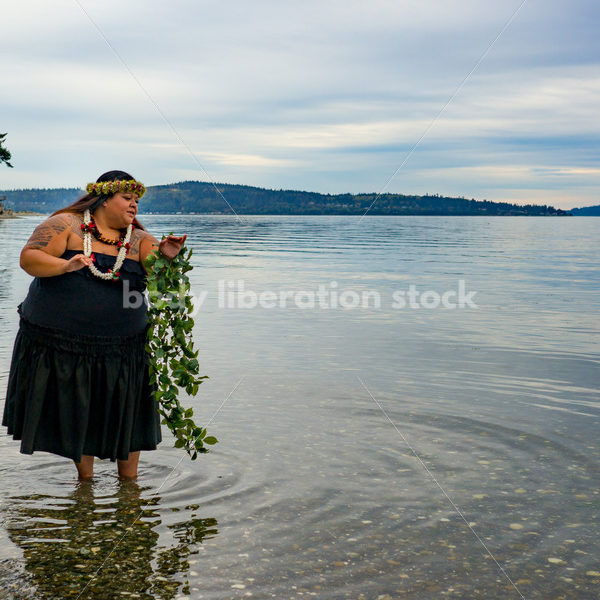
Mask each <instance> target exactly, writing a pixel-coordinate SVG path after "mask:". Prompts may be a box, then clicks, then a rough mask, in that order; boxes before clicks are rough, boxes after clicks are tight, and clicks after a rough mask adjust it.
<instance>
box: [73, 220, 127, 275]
mask: <svg viewBox="0 0 600 600" xmlns="http://www.w3.org/2000/svg"><path fill="white" fill-rule="evenodd" d="M92 227H94V224H93V223H92V219H91V216H90V211H89V209H86V210H85V212H84V213H83V225H82V226H81V229H82V230H83V253H84V254H85V256H92ZM133 229H134V226H133V223H130V224H129V226H128V227H127V233H126V234H125V238H124V239H123V241H122V243H120V244H119V253H118V254H117V260H116V261H115V264H114V266H113V268H112V269H109V270H108V271H107V272H106V273H103V272H102V271H100V270H99V269H98V268H97V267H96V265H95V264H94V263H93V262H92V264H91V265H89V269H90V271H91V272H92V273H93V274H94V275H95V276H96V277H100V279H106V280H107V281H108V280H110V279H119V277H120V276H121V273H120V269H121V267H122V266H123V262H124V261H125V256H126V254H127V251H128V250H129V241H130V240H131V232H132V231H133ZM92 260H94V258H93V257H92Z"/></svg>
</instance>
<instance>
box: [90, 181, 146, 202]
mask: <svg viewBox="0 0 600 600" xmlns="http://www.w3.org/2000/svg"><path fill="white" fill-rule="evenodd" d="M85 189H86V191H87V193H88V194H97V195H98V196H101V195H108V194H116V193H118V192H130V193H133V194H136V195H137V197H138V198H141V197H142V196H143V195H144V194H145V193H146V186H145V185H144V184H143V183H140V182H139V181H136V180H135V179H127V180H126V179H122V180H119V181H100V182H98V183H88V184H87V186H86V188H85Z"/></svg>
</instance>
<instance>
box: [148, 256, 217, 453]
mask: <svg viewBox="0 0 600 600" xmlns="http://www.w3.org/2000/svg"><path fill="white" fill-rule="evenodd" d="M186 251H187V254H186ZM191 256H192V250H191V249H189V250H188V249H187V248H186V247H185V246H183V247H182V248H181V250H180V252H179V254H178V255H177V256H176V257H175V258H174V259H173V260H172V261H169V260H168V259H167V258H165V257H164V256H162V255H161V254H160V252H159V250H155V251H154V252H152V253H151V254H149V255H148V256H147V257H146V260H144V265H145V267H146V270H147V272H148V273H147V275H146V285H147V288H148V294H149V296H150V298H149V300H150V301H149V307H148V323H149V328H148V340H147V344H146V351H147V352H148V355H149V361H150V366H149V370H150V383H151V385H152V386H155V387H154V389H155V397H156V400H157V403H158V412H159V414H161V415H162V416H163V417H164V419H163V420H162V421H161V422H162V423H163V424H166V425H168V427H169V429H170V430H171V432H172V433H173V435H174V436H175V437H176V441H175V448H185V450H186V452H187V453H188V454H189V455H190V456H191V458H192V460H195V459H196V457H197V456H198V453H199V452H203V453H204V452H208V450H207V449H206V448H205V447H204V444H207V445H212V444H216V443H217V441H218V440H217V438H215V437H213V436H207V435H206V429H203V428H202V427H199V426H198V425H196V424H195V423H194V421H193V420H192V419H191V417H192V415H193V414H194V411H193V409H191V408H188V409H185V408H184V407H182V406H181V404H180V403H179V399H178V395H179V388H182V389H185V391H186V392H187V393H188V394H189V395H190V396H195V395H196V394H197V392H198V386H199V385H200V384H201V383H202V381H203V380H204V379H208V375H202V376H199V375H198V371H199V364H198V360H197V357H198V351H194V346H193V342H192V328H193V327H194V321H193V319H192V318H191V317H190V315H189V313H190V312H191V311H192V309H193V304H192V299H191V297H190V295H189V291H190V282H189V279H188V277H187V275H186V272H187V271H190V270H191V269H192V266H191V265H190V263H189V260H190V257H191Z"/></svg>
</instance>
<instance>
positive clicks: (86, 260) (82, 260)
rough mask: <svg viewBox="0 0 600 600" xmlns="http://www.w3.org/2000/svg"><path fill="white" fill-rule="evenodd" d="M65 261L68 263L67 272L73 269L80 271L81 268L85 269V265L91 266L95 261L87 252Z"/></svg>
mask: <svg viewBox="0 0 600 600" xmlns="http://www.w3.org/2000/svg"><path fill="white" fill-rule="evenodd" d="M65 262H66V263H67V264H66V265H65V273H70V272H71V271H79V269H83V267H89V266H90V265H91V264H92V262H93V261H92V259H91V257H89V256H86V255H85V254H76V255H75V256H73V257H71V258H69V260H66V261H65Z"/></svg>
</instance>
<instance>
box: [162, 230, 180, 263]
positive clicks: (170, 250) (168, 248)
mask: <svg viewBox="0 0 600 600" xmlns="http://www.w3.org/2000/svg"><path fill="white" fill-rule="evenodd" d="M186 237H187V235H182V236H180V237H178V236H175V235H169V236H167V237H166V238H164V239H162V240H161V241H160V242H159V244H158V249H159V250H160V253H161V254H162V255H163V256H164V257H166V258H168V259H169V260H173V259H174V258H175V257H176V256H177V255H178V254H179V251H180V250H181V248H182V246H183V244H184V243H185V238H186Z"/></svg>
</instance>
